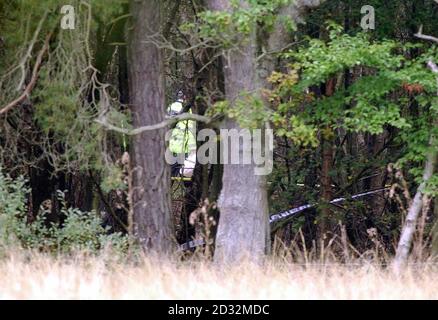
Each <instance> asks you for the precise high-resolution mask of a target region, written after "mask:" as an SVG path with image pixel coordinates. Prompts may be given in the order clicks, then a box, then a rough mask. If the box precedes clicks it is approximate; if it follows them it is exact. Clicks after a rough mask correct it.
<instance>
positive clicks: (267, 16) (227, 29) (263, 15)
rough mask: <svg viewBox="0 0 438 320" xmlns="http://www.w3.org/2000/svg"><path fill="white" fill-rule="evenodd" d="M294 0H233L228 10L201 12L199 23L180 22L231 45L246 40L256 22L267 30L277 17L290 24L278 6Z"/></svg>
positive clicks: (193, 30) (216, 41) (183, 27)
mask: <svg viewBox="0 0 438 320" xmlns="http://www.w3.org/2000/svg"><path fill="white" fill-rule="evenodd" d="M290 2H291V0H271V1H266V0H250V1H247V3H248V5H247V6H242V5H241V4H240V2H239V1H231V10H229V11H210V10H206V11H203V12H201V13H200V14H199V17H198V18H199V20H198V21H197V23H196V24H195V23H186V24H184V25H182V26H181V29H182V30H183V31H184V32H191V33H197V34H198V36H199V37H200V38H201V39H209V40H210V41H212V42H215V43H216V44H219V45H221V46H223V47H225V48H228V47H232V46H234V45H236V44H237V43H241V42H242V41H244V39H245V36H247V35H249V34H250V33H251V32H252V31H253V30H254V27H255V26H256V25H259V26H263V27H264V28H266V29H267V30H270V29H272V27H273V26H274V23H275V21H276V20H277V19H280V20H281V21H283V20H285V21H287V22H285V23H287V24H288V25H290V19H288V20H286V19H282V17H281V16H279V15H278V9H279V8H281V7H282V6H284V5H287V4H289V3H290Z"/></svg>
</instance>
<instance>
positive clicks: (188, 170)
mask: <svg viewBox="0 0 438 320" xmlns="http://www.w3.org/2000/svg"><path fill="white" fill-rule="evenodd" d="M184 102H185V96H184V93H183V92H182V91H181V90H180V91H178V94H177V100H176V101H175V102H174V103H172V104H171V105H170V106H169V108H168V110H167V113H168V115H169V116H175V115H178V114H181V113H182V112H183V107H184V106H183V104H184ZM189 113H191V110H189ZM195 135H196V122H195V121H193V120H184V121H179V122H178V123H177V124H176V126H175V128H173V129H172V133H171V136H170V139H169V150H170V152H172V153H173V155H174V156H178V155H181V154H184V159H185V161H184V165H181V164H180V163H176V164H173V165H172V169H171V171H172V177H175V176H178V175H183V176H186V177H191V175H192V174H193V169H194V166H195V162H196V138H195Z"/></svg>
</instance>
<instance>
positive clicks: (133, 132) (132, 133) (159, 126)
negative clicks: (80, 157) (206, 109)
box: [94, 113, 214, 136]
mask: <svg viewBox="0 0 438 320" xmlns="http://www.w3.org/2000/svg"><path fill="white" fill-rule="evenodd" d="M185 120H194V121H198V122H203V123H206V124H210V123H212V122H213V120H214V118H210V117H206V116H201V115H199V114H192V113H182V114H179V115H176V116H172V117H167V118H166V120H164V121H162V122H160V123H157V124H153V125H149V126H143V127H139V128H136V129H132V130H129V129H123V128H119V127H116V126H114V125H112V124H110V123H108V122H107V121H106V118H105V117H100V118H99V119H96V120H94V122H96V123H98V124H100V125H101V126H103V127H105V128H106V129H108V130H111V131H115V132H118V133H122V134H126V135H128V136H135V135H138V134H141V133H143V132H145V131H152V130H158V129H162V128H165V127H167V126H170V125H172V124H174V123H177V122H179V121H185Z"/></svg>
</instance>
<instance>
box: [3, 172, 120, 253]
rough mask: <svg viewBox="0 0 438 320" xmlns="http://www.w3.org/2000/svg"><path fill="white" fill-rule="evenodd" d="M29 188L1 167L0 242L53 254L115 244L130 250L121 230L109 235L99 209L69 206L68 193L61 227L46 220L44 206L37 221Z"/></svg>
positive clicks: (89, 249) (23, 181) (118, 248)
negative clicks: (29, 213) (31, 218)
mask: <svg viewBox="0 0 438 320" xmlns="http://www.w3.org/2000/svg"><path fill="white" fill-rule="evenodd" d="M28 192H29V190H28V189H27V188H26V181H25V180H24V179H23V178H18V179H16V180H13V179H11V178H10V177H9V176H7V175H4V174H3V173H2V172H1V170H0V245H3V246H10V245H16V244H17V243H19V245H20V246H22V247H23V248H32V249H38V250H42V251H47V252H53V253H70V252H73V251H76V250H78V251H87V252H91V253H97V252H99V250H101V249H104V248H107V247H111V248H112V249H113V250H115V252H117V253H123V252H126V250H127V249H128V239H127V237H126V236H124V235H122V234H120V233H113V234H108V232H107V231H108V230H107V229H105V228H104V227H103V226H102V225H101V219H100V218H99V217H98V216H97V214H96V213H95V212H82V211H80V210H79V209H75V208H68V207H67V204H66V203H65V201H64V194H63V193H62V192H59V194H58V196H59V199H60V200H61V204H62V207H61V210H60V215H61V216H63V217H64V221H63V223H62V225H60V226H58V225H56V224H53V223H48V222H47V221H46V217H47V214H48V213H49V212H47V211H45V210H43V209H41V210H40V213H39V214H38V216H37V217H36V220H35V221H32V222H29V221H28V217H27V206H26V196H27V193H28Z"/></svg>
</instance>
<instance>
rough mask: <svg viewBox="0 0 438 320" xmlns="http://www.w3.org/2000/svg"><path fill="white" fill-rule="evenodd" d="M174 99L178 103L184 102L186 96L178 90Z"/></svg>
mask: <svg viewBox="0 0 438 320" xmlns="http://www.w3.org/2000/svg"><path fill="white" fill-rule="evenodd" d="M176 99H177V100H179V101H184V100H186V96H185V95H184V92H183V91H182V90H178V93H177V94H176Z"/></svg>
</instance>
